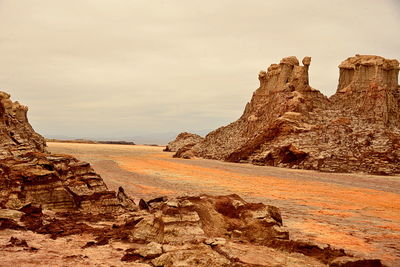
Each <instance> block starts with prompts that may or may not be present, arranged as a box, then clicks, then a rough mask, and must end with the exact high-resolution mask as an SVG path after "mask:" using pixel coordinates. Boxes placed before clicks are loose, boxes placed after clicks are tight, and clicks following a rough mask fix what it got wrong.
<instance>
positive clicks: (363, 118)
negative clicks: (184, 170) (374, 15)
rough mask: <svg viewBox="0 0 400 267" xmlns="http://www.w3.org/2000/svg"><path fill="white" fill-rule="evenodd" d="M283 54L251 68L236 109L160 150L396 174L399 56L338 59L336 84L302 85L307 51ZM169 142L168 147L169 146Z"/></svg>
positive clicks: (399, 150) (258, 162) (398, 165)
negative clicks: (220, 123)
mask: <svg viewBox="0 0 400 267" xmlns="http://www.w3.org/2000/svg"><path fill="white" fill-rule="evenodd" d="M302 63H303V66H301V65H300V64H299V61H298V60H297V58H296V57H286V58H283V59H282V60H281V62H280V63H279V64H272V65H271V66H270V67H269V68H268V70H267V72H265V71H261V72H260V74H259V75H258V78H259V80H260V87H259V88H258V89H257V90H256V91H255V92H254V93H253V97H252V99H251V101H250V102H249V103H247V105H246V108H245V110H244V112H243V115H242V116H241V117H240V118H239V119H238V120H237V121H235V122H233V123H231V124H229V125H227V126H224V127H221V128H218V129H216V130H214V131H212V132H210V133H209V134H208V135H207V136H206V137H205V138H201V139H199V138H196V139H193V138H192V139H190V140H189V141H185V140H186V139H187V138H188V137H189V136H190V135H188V134H187V133H186V134H185V135H183V136H182V135H179V136H178V137H177V139H176V140H175V141H172V142H170V143H169V144H168V146H167V150H172V151H176V154H175V156H176V157H183V158H190V157H193V156H197V157H202V158H208V159H218V160H225V161H230V162H248V163H253V164H256V165H270V166H277V167H287V168H296V169H311V170H319V171H325V172H361V173H369V174H380V175H394V174H400V86H399V85H398V74H399V62H398V61H397V60H395V59H392V60H389V59H385V58H383V57H380V56H372V55H356V56H355V57H350V58H348V59H346V60H345V61H343V62H342V63H341V64H340V65H339V70H340V76H339V85H338V88H337V91H336V93H335V94H334V95H332V96H331V97H329V98H328V97H326V96H324V95H323V94H322V93H320V92H319V91H318V90H316V89H314V88H312V87H311V86H310V85H309V78H308V69H309V66H310V63H311V58H310V57H305V58H304V59H303V61H302ZM171 148H172V149H171Z"/></svg>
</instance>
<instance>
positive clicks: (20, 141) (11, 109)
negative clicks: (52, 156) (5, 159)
mask: <svg viewBox="0 0 400 267" xmlns="http://www.w3.org/2000/svg"><path fill="white" fill-rule="evenodd" d="M27 112H28V107H26V106H23V105H21V104H19V103H18V102H12V101H11V100H10V95H9V94H7V93H5V92H1V91H0V158H1V156H2V155H11V154H14V155H15V154H18V153H23V152H24V151H39V152H44V151H45V146H46V142H45V140H44V138H43V137H42V136H41V135H39V134H37V133H36V132H35V131H34V130H33V128H32V126H31V125H30V124H29V122H28V118H27ZM15 148H18V149H15Z"/></svg>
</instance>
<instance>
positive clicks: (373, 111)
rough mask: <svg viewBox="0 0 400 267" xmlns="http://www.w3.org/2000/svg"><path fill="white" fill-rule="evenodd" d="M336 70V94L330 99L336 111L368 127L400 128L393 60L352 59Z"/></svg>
mask: <svg viewBox="0 0 400 267" xmlns="http://www.w3.org/2000/svg"><path fill="white" fill-rule="evenodd" d="M339 69H340V77H339V85H338V89H337V93H336V94H335V95H334V96H332V98H331V100H332V102H334V104H335V105H336V107H337V108H338V109H341V110H342V111H346V112H348V113H350V114H351V115H353V116H357V117H362V118H363V119H364V120H366V121H367V123H370V124H383V125H384V126H386V127H388V128H391V127H397V128H400V91H399V85H398V75H399V62H398V61H397V60H395V59H392V60H389V59H385V58H383V57H379V56H360V55H356V56H355V57H351V58H348V59H346V60H345V61H343V62H342V63H341V64H340V65H339ZM350 114H349V115H350Z"/></svg>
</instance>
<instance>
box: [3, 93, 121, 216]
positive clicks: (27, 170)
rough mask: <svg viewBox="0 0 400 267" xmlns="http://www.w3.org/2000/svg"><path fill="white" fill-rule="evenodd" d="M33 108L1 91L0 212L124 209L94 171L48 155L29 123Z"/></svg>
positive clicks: (69, 160)
mask: <svg viewBox="0 0 400 267" xmlns="http://www.w3.org/2000/svg"><path fill="white" fill-rule="evenodd" d="M27 111H28V108H27V107H25V106H22V105H20V104H19V103H18V102H12V101H11V100H10V95H8V94H7V93H4V92H0V208H7V209H18V208H21V207H22V206H24V205H26V204H29V203H30V204H40V205H42V207H43V208H50V209H54V210H61V211H66V210H75V209H78V208H80V209H84V210H85V209H86V210H91V211H94V210H104V209H111V210H113V209H118V208H120V206H121V205H120V203H119V202H118V200H117V198H116V196H115V193H114V192H112V191H109V190H108V189H107V186H106V185H105V184H104V182H103V180H102V179H101V177H100V176H99V175H98V174H96V173H95V172H94V171H93V169H92V168H91V167H90V165H89V163H86V162H81V161H79V160H77V159H75V158H73V157H71V156H68V155H55V154H49V153H47V152H46V149H45V146H46V143H45V140H44V138H43V137H42V136H40V135H39V134H37V133H36V132H35V131H34V130H33V128H32V127H31V125H30V124H29V122H28V119H27Z"/></svg>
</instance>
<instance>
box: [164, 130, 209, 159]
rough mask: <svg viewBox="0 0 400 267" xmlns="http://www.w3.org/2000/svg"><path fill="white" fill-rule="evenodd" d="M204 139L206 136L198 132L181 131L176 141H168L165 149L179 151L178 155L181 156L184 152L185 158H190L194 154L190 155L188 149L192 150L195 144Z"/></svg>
mask: <svg viewBox="0 0 400 267" xmlns="http://www.w3.org/2000/svg"><path fill="white" fill-rule="evenodd" d="M203 140H204V138H203V137H201V136H200V135H197V134H192V133H187V132H184V133H180V134H178V136H177V137H176V139H175V140H174V141H171V142H169V143H168V145H167V147H166V148H165V149H164V151H169V152H177V153H176V157H180V155H181V154H184V156H182V157H183V158H190V156H192V155H190V152H188V151H190V149H191V148H192V147H193V146H194V145H195V144H197V143H199V142H201V141H203Z"/></svg>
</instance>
